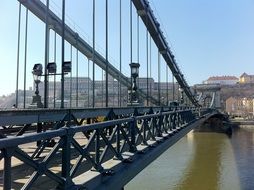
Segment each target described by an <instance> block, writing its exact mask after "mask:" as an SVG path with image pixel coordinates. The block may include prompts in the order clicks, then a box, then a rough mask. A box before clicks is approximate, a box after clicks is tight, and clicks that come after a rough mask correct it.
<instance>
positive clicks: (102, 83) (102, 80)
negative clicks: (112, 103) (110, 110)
mask: <svg viewBox="0 0 254 190" xmlns="http://www.w3.org/2000/svg"><path fill="white" fill-rule="evenodd" d="M103 74H104V72H103V69H101V85H102V87H101V90H102V94H101V106H102V107H103V105H104V104H103V96H104V76H103Z"/></svg>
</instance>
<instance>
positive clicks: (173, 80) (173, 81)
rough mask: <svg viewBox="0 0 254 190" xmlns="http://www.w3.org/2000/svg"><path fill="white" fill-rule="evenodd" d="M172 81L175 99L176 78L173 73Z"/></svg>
mask: <svg viewBox="0 0 254 190" xmlns="http://www.w3.org/2000/svg"><path fill="white" fill-rule="evenodd" d="M172 83H173V101H175V78H174V75H173V73H172Z"/></svg>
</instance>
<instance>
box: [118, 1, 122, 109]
mask: <svg viewBox="0 0 254 190" xmlns="http://www.w3.org/2000/svg"><path fill="white" fill-rule="evenodd" d="M119 33H120V34H119V64H120V73H121V74H122V0H120V3H119ZM118 106H120V107H121V106H122V85H121V83H120V82H119V80H118Z"/></svg>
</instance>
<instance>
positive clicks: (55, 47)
mask: <svg viewBox="0 0 254 190" xmlns="http://www.w3.org/2000/svg"><path fill="white" fill-rule="evenodd" d="M54 34H55V35H54V62H55V63H56V32H55V33H54ZM55 107H56V75H54V108H55Z"/></svg>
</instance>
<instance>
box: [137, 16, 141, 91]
mask: <svg viewBox="0 0 254 190" xmlns="http://www.w3.org/2000/svg"><path fill="white" fill-rule="evenodd" d="M137 62H138V63H139V15H138V14H137ZM137 82H138V88H139V86H140V80H139V77H138V81H137Z"/></svg>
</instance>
